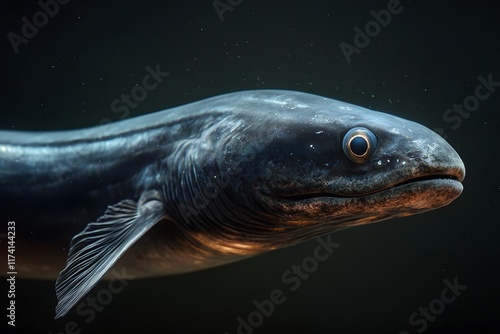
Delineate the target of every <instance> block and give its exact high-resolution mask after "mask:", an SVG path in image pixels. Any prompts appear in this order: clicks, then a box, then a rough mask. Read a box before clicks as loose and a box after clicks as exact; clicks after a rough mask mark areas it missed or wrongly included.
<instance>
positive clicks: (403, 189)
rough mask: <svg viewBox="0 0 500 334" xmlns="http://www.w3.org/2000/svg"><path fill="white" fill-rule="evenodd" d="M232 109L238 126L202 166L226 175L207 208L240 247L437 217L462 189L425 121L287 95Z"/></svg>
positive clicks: (250, 98) (245, 101)
mask: <svg viewBox="0 0 500 334" xmlns="http://www.w3.org/2000/svg"><path fill="white" fill-rule="evenodd" d="M232 106H233V108H235V109H234V110H233V112H232V113H230V116H228V119H227V122H226V124H231V125H229V126H227V128H226V129H225V130H224V131H222V132H219V133H217V132H216V131H215V132H214V131H212V132H211V133H217V137H216V138H217V140H215V139H214V140H210V139H209V138H207V139H206V140H205V141H204V143H205V145H206V146H207V147H208V149H207V150H206V152H208V153H207V154H205V158H204V159H202V160H203V161H204V162H203V164H202V165H203V166H205V167H206V168H208V169H210V170H211V173H212V174H211V175H214V173H213V171H214V170H216V171H219V172H220V173H221V174H219V179H220V182H221V183H220V189H216V191H213V192H212V193H213V194H215V195H214V196H213V197H212V198H211V199H210V201H211V204H210V203H209V204H207V205H206V208H205V209H204V210H205V211H210V212H209V215H211V216H212V217H216V219H215V220H216V221H222V222H224V224H225V226H229V228H228V231H227V232H224V233H227V234H233V238H236V239H238V240H253V241H255V240H258V242H260V241H262V243H266V242H267V243H268V246H269V247H270V248H278V247H281V246H285V245H289V244H292V243H296V242H299V241H301V240H305V239H308V238H311V237H315V236H317V235H320V234H323V233H328V232H331V231H335V230H338V229H343V228H347V227H352V226H357V225H363V224H368V223H373V222H377V221H381V220H385V219H390V218H396V217H403V216H409V215H413V214H417V213H422V212H425V211H429V210H433V209H436V208H439V207H442V206H445V205H447V204H449V203H450V202H452V201H453V200H454V199H456V198H457V197H458V196H459V195H460V194H461V192H462V190H463V186H462V181H463V179H464V177H465V167H464V164H463V162H462V160H461V159H460V157H459V155H458V154H457V152H456V151H455V150H454V149H453V148H452V147H451V146H450V145H449V144H448V143H447V142H446V141H445V140H444V139H443V138H442V137H440V136H439V135H438V134H436V133H435V132H433V131H431V130H430V129H428V128H426V127H424V126H422V125H420V124H418V123H415V122H412V121H408V120H405V119H402V118H400V117H396V116H392V115H389V114H386V113H381V112H377V111H373V110H370V109H366V108H362V107H359V106H355V105H352V104H348V103H344V102H340V101H337V100H333V99H329V98H324V97H320V96H316V95H311V94H306V93H298V92H289V91H256V92H255V93H252V92H249V93H244V94H243V93H240V95H238V96H236V97H234V103H232ZM207 166H208V167H207ZM202 168H203V167H202ZM202 174H203V175H207V170H205V171H204V173H202ZM216 177H217V176H216ZM215 224H217V223H215Z"/></svg>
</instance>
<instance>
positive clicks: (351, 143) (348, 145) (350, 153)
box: [342, 127, 377, 163]
mask: <svg viewBox="0 0 500 334" xmlns="http://www.w3.org/2000/svg"><path fill="white" fill-rule="evenodd" d="M342 147H343V149H344V153H345V155H346V156H347V158H349V160H351V161H352V162H357V163H362V162H365V161H367V160H368V159H370V158H371V157H372V155H373V153H375V150H376V149H377V137H375V134H373V132H371V131H370V130H368V129H367V128H362V127H356V128H352V129H351V130H349V131H348V132H347V133H346V134H345V136H344V140H343V142H342Z"/></svg>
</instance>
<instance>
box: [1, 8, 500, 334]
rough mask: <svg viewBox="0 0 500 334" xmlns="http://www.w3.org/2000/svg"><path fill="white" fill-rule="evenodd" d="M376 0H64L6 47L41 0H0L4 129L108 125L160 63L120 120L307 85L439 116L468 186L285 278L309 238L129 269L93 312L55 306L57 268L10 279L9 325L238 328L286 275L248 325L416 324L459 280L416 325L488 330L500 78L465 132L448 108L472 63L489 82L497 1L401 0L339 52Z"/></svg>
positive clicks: (432, 123) (493, 304)
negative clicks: (195, 264)
mask: <svg viewBox="0 0 500 334" xmlns="http://www.w3.org/2000/svg"><path fill="white" fill-rule="evenodd" d="M224 2H225V1H224ZM387 3H388V1H346V0H343V1H308V2H306V1H284V0H283V1H263V0H244V1H243V2H242V3H241V4H240V5H238V6H235V7H234V10H233V11H232V12H229V11H228V12H225V13H224V20H223V21H221V20H220V19H219V16H218V14H217V13H216V11H215V9H214V7H213V5H212V1H185V2H181V1H147V0H143V1H140V2H134V3H130V2H127V3H126V4H125V3H124V2H123V1H79V0H73V1H70V2H69V3H68V4H65V5H61V6H60V8H59V13H58V14H57V15H56V16H55V17H53V18H50V19H49V21H48V24H47V25H46V26H44V27H41V28H39V32H38V34H37V35H36V36H34V37H33V38H30V39H29V42H28V43H27V44H21V45H20V46H19V52H18V53H17V54H16V53H15V52H14V50H13V48H12V46H11V43H10V42H9V40H8V38H7V34H8V33H9V32H14V33H16V34H21V33H20V31H21V27H22V25H23V22H22V21H21V18H22V17H23V16H26V17H27V18H28V19H29V20H30V21H31V22H32V17H33V15H34V14H35V13H36V12H37V11H39V10H40V6H39V5H38V4H37V3H36V2H35V1H32V2H27V1H3V2H2V4H1V5H0V6H1V7H0V13H1V14H0V15H1V16H0V22H1V26H0V27H1V29H2V31H1V36H3V37H1V39H0V55H1V60H2V61H1V70H0V110H1V117H0V128H1V129H17V130H51V129H70V128H81V127H87V126H95V125H97V124H99V123H100V122H101V120H103V119H105V118H107V119H109V120H111V121H117V120H119V116H120V115H119V114H117V113H114V112H113V111H112V110H111V107H110V104H111V102H112V101H113V100H114V99H116V98H119V97H120V94H122V93H130V91H131V89H132V88H133V87H134V86H135V85H136V84H141V82H142V79H143V77H144V76H145V75H146V70H145V67H146V66H151V67H153V68H154V67H155V66H156V64H160V68H161V70H162V71H165V72H169V73H170V75H169V77H168V78H166V79H165V80H164V82H163V83H161V84H160V85H159V86H158V88H156V89H155V90H152V91H150V92H148V96H147V98H146V99H145V100H144V101H142V102H140V103H139V105H138V106H137V108H135V109H132V110H131V113H130V117H133V116H138V115H141V114H146V113H150V112H153V111H157V110H162V109H166V108H169V107H173V106H177V105H181V104H184V103H188V102H193V101H196V100H199V99H203V98H206V97H210V96H214V95H218V94H222V93H227V92H232V91H238V90H244V89H264V88H277V89H292V90H300V91H305V92H311V93H315V94H319V95H324V96H327V97H331V98H335V99H338V100H343V101H347V102H351V103H354V104H358V105H361V106H365V107H369V108H373V109H375V110H381V111H385V112H388V113H391V114H395V115H398V116H401V117H404V118H408V119H411V120H413V121H416V122H419V123H421V124H424V125H426V126H428V127H429V128H431V129H435V128H442V129H443V131H444V132H445V133H446V136H447V139H448V141H449V142H450V143H451V144H452V146H453V147H454V148H455V149H456V150H457V152H458V153H459V154H460V156H461V157H462V159H463V160H464V163H465V165H466V168H467V177H466V179H465V182H464V187H465V191H464V193H463V194H462V196H461V197H460V198H458V199H457V200H456V201H455V202H453V203H452V204H451V205H449V206H447V207H445V208H443V209H440V210H437V211H433V212H429V213H426V214H422V215H418V216H414V217H409V218H404V219H397V220H392V221H387V222H383V223H380V224H374V225H371V226H364V227H359V228H353V229H349V230H345V231H341V232H337V233H334V234H333V235H332V240H334V241H335V242H337V243H340V244H341V247H340V248H339V249H338V250H337V251H336V252H335V253H334V254H333V255H332V256H331V257H330V258H329V259H328V260H327V261H326V262H324V263H321V264H320V266H319V268H318V270H317V271H316V272H314V273H313V274H311V276H310V278H309V279H307V280H305V281H303V282H302V286H301V287H300V289H298V290H297V291H295V292H290V291H289V290H288V289H287V286H285V285H284V284H283V282H282V281H281V275H282V273H283V272H284V271H285V270H287V269H289V268H290V267H291V266H292V265H293V264H300V263H301V262H302V260H303V259H304V258H305V257H307V256H310V255H311V254H312V251H313V249H314V247H315V246H316V241H314V240H312V241H309V242H306V243H303V244H300V245H296V246H294V247H290V248H288V249H283V250H280V251H275V252H271V253H267V254H262V255H260V256H256V257H254V258H252V259H250V260H246V261H242V262H239V263H235V264H231V265H227V266H223V267H220V268H215V269H211V270H206V271H202V272H197V273H193V274H187V275H181V276H173V277H163V278H156V279H147V280H135V281H132V282H130V284H129V285H128V286H127V287H126V289H125V290H124V291H123V292H122V293H120V294H118V295H115V296H114V297H113V301H112V302H111V303H110V304H109V305H107V306H106V307H105V309H104V310H103V311H102V312H100V313H98V314H97V316H96V319H95V320H94V321H93V322H91V323H90V324H87V323H85V321H84V320H85V319H84V318H82V317H79V316H78V315H77V314H76V313H75V312H73V313H70V314H69V315H68V316H67V317H65V318H63V319H59V320H57V321H54V320H52V319H53V316H54V307H55V305H56V298H55V293H54V282H53V281H28V280H21V279H18V281H17V296H16V303H17V319H16V324H17V326H16V330H17V332H19V333H49V332H52V333H58V332H61V331H64V325H65V323H66V322H67V321H71V320H73V321H76V322H77V323H78V324H79V328H80V329H81V333H136V332H141V333H159V332H161V333H220V334H222V333H224V332H228V333H231V334H233V333H236V327H237V321H236V318H237V317H238V316H242V317H245V318H246V317H247V315H248V314H249V313H250V312H252V311H254V310H255V308H254V306H253V305H252V301H253V300H255V299H256V300H259V301H260V300H263V299H267V298H269V293H270V292H271V291H272V290H273V289H276V288H279V289H282V290H284V291H286V296H287V300H286V301H285V303H283V304H282V305H279V306H277V307H276V309H275V311H274V313H273V315H272V316H271V317H269V318H266V319H265V321H264V323H263V324H262V325H261V326H260V327H258V328H256V329H255V333H277V332H284V333H395V334H396V333H400V331H408V332H409V333H417V329H420V327H415V326H411V325H410V324H409V323H408V317H409V316H410V314H412V313H413V312H415V311H417V310H418V308H419V307H426V306H428V305H429V303H430V302H431V301H433V300H434V299H435V298H439V297H440V293H441V291H442V290H443V288H444V287H445V285H444V283H443V280H444V279H448V280H450V281H453V279H454V278H455V277H457V279H458V282H459V283H460V284H462V285H467V289H466V290H465V291H464V292H463V293H462V295H461V296H460V297H459V298H458V299H457V300H456V301H455V302H453V303H451V304H449V305H446V309H445V310H444V312H443V313H442V314H441V315H439V316H437V318H436V320H435V321H433V322H429V323H428V327H427V328H426V330H425V331H424V332H425V333H462V332H463V333H498V332H499V323H498V320H499V311H500V307H499V306H498V305H499V303H500V291H499V290H500V289H499V282H500V275H499V273H500V270H499V261H498V259H499V255H500V252H499V251H500V246H499V245H500V243H499V236H500V229H499V225H498V223H499V214H498V204H499V203H498V199H499V197H500V196H499V193H500V182H499V181H500V178H499V176H498V174H499V163H498V143H499V140H498V129H499V127H498V125H499V122H498V119H499V118H498V113H499V105H500V87H499V89H498V90H497V91H496V92H494V93H492V94H491V96H490V97H489V98H488V99H486V100H485V101H482V102H481V103H480V106H479V108H478V109H477V110H476V111H474V112H472V113H471V115H470V117H469V118H467V119H463V123H462V124H461V126H460V127H459V128H458V129H456V130H454V129H452V128H451V125H453V123H447V122H445V121H444V120H443V113H444V112H445V110H446V109H448V108H451V107H452V105H453V104H454V103H462V102H463V100H464V98H466V97H467V96H469V95H473V94H474V90H475V88H476V86H477V85H478V83H479V81H478V79H477V77H478V76H479V75H482V76H483V77H485V78H486V77H487V76H488V75H489V74H492V76H493V80H494V81H500V38H499V37H498V36H499V33H500V29H499V28H500V26H499V20H498V12H497V10H496V9H495V8H494V7H491V5H489V2H486V1H475V2H471V1H470V2H452V1H445V2H437V1H413V2H410V1H408V0H406V1H402V2H401V4H402V6H403V11H402V12H401V13H400V14H397V15H393V16H392V20H391V22H390V24H389V25H388V26H387V27H385V28H382V30H381V32H380V33H379V34H378V35H377V36H375V37H373V38H372V40H371V42H370V44H369V45H368V46H366V47H365V48H363V49H362V50H361V52H360V53H359V55H357V54H354V55H353V56H352V62H351V63H350V64H348V63H347V61H346V59H345V58H344V56H343V54H342V52H341V50H340V48H339V44H340V43H341V42H343V41H344V42H346V43H350V44H353V38H354V34H355V32H354V30H353V28H354V27H355V26H358V27H360V28H364V26H365V24H366V23H367V22H369V21H371V20H373V18H372V16H371V15H370V11H371V10H375V11H379V10H382V9H385V8H387ZM13 219H15V217H13ZM2 224H6V222H3V223H2ZM4 226H6V225H4ZM54 233H57V231H54ZM3 245H5V244H3ZM2 247H3V246H2ZM3 254H6V252H3ZM103 287H105V284H104V285H99V286H98V287H97V288H96V290H94V292H91V294H92V293H94V294H95V291H97V290H98V289H100V288H103ZM2 294H3V292H2ZM4 307H5V306H4ZM2 308H3V307H2ZM4 312H5V311H4ZM2 318H3V319H4V320H2V326H3V325H4V323H5V322H6V320H5V318H4V316H2ZM9 331H12V328H9Z"/></svg>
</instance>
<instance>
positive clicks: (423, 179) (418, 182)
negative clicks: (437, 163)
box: [278, 173, 464, 201]
mask: <svg viewBox="0 0 500 334" xmlns="http://www.w3.org/2000/svg"><path fill="white" fill-rule="evenodd" d="M463 178H464V177H463V174H462V173H453V174H429V175H423V176H418V177H414V178H409V179H407V180H404V181H401V182H398V183H394V184H390V185H388V186H387V187H384V188H381V189H378V190H375V191H371V192H366V193H360V194H355V195H344V194H339V193H333V192H312V193H304V194H297V195H280V196H278V198H280V199H283V200H289V201H304V200H315V199H317V200H321V199H322V198H323V199H327V198H360V197H366V196H371V195H377V194H379V193H384V192H388V191H391V190H397V189H402V188H418V187H419V186H424V185H425V186H426V188H428V187H433V186H434V187H436V188H450V190H453V192H457V191H458V192H459V193H458V195H460V193H461V192H462V189H463V186H462V183H461V181H463ZM458 195H457V196H458Z"/></svg>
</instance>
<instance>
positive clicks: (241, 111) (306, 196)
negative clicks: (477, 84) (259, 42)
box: [0, 90, 465, 317]
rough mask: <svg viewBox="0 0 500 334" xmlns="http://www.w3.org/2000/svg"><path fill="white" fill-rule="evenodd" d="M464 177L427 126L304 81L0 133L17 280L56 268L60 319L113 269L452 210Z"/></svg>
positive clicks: (204, 257) (178, 267) (216, 257)
mask: <svg viewBox="0 0 500 334" xmlns="http://www.w3.org/2000/svg"><path fill="white" fill-rule="evenodd" d="M358 127H361V128H363V129H364V130H362V131H365V132H368V133H370V134H372V135H373V137H372V138H375V139H374V141H373V142H370V141H368V142H367V143H368V144H370V145H371V146H370V148H369V151H370V152H369V154H368V153H367V155H366V156H364V157H361V158H359V157H357V156H354V158H353V154H352V152H349V150H350V146H345V147H344V146H343V145H347V144H345V143H347V142H348V140H349V139H350V137H352V135H350V134H349V133H348V131H349V130H351V129H353V128H358ZM366 129H367V130H366ZM346 134H347V135H346ZM348 145H350V144H348ZM358 155H359V154H358ZM464 176H465V168H464V165H463V163H462V161H461V159H460V157H459V156H458V154H457V153H456V152H455V151H454V150H453V148H452V147H451V146H450V145H449V144H448V143H447V142H446V141H445V140H444V139H442V138H441V137H440V136H438V135H437V134H435V133H434V132H433V131H431V130H429V129H427V128H425V127H423V126H422V125H419V124H417V123H414V122H410V121H407V120H404V119H401V118H398V117H395V116H391V115H387V114H384V113H380V112H375V111H372V110H368V109H365V108H361V107H358V106H355V105H352V104H348V103H344V102H340V101H336V100H332V99H329V98H324V97H320V96H316V95H311V94H306V93H299V92H293V91H279V90H260V91H259V90H258V91H246V92H237V93H231V94H226V95H222V96H217V97H214V98H210V99H206V100H203V101H199V102H195V103H191V104H188V105H184V106H181V107H177V108H173V109H169V110H165V111H161V112H157V113H153V114H149V115H146V116H141V117H137V118H132V119H129V120H125V121H120V122H116V123H112V124H108V125H104V126H101V127H95V128H90V129H83V130H73V131H60V132H16V131H1V132H0V212H1V221H3V222H7V221H15V222H16V233H17V234H16V237H17V261H16V265H17V271H18V276H19V277H27V278H40V279H53V278H55V277H57V275H58V274H59V277H58V280H57V283H56V292H57V295H58V299H59V304H58V306H57V308H56V313H57V314H56V317H60V316H62V315H64V314H66V313H67V312H68V311H69V310H70V309H71V308H72V307H73V306H74V305H75V304H76V303H77V302H78V301H79V300H80V299H81V298H82V297H83V296H84V295H85V294H86V293H87V292H88V291H89V290H90V289H91V288H92V287H93V286H94V285H95V284H96V283H97V282H98V281H99V280H100V279H101V278H102V277H103V276H104V275H105V274H106V273H107V272H108V271H109V269H110V268H111V267H112V266H114V265H116V266H120V267H119V268H121V267H124V268H126V272H127V273H129V274H130V275H133V276H136V277H150V276H158V275H169V274H178V273H183V272H188V271H194V270H200V269H204V268H208V267H213V266H216V265H220V264H223V263H228V262H231V261H236V260H239V259H242V258H245V257H247V256H251V255H254V254H257V253H261V252H265V251H269V250H272V249H277V248H282V247H286V246H289V245H291V244H295V243H297V242H301V241H303V240H307V239H310V238H313V237H315V236H317V235H321V234H324V233H328V232H331V231H336V230H339V229H343V228H347V227H351V226H356V225H362V224H367V223H372V222H376V221H380V220H384V219H389V218H395V217H402V216H408V215H412V214H416V213H420V212H424V211H428V210H432V209H435V208H438V207H441V206H444V205H447V204H448V203H450V202H451V201H453V200H454V199H455V198H456V197H458V196H459V195H460V193H461V192H462V189H463V188H462V184H461V181H462V180H463V178H464ZM108 206H110V207H109V208H108V209H106V208H107V207H108ZM105 212H106V213H105ZM92 222H93V223H92ZM72 237H74V238H73V239H72ZM70 242H71V244H70ZM68 253H69V256H68ZM67 257H68V259H67V260H66V258H67ZM118 259H119V260H118ZM65 263H66V267H65ZM61 270H62V271H61Z"/></svg>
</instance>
